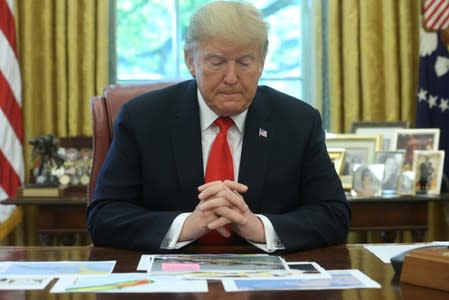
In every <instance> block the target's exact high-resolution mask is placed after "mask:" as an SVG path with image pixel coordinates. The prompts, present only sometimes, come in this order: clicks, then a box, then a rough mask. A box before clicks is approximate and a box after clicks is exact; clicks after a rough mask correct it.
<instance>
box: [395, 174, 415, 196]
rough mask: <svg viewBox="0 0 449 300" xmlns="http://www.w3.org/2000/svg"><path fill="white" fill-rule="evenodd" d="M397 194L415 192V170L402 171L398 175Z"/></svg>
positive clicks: (412, 193)
mask: <svg viewBox="0 0 449 300" xmlns="http://www.w3.org/2000/svg"><path fill="white" fill-rule="evenodd" d="M398 194H399V195H414V194H415V172H413V171H404V172H402V173H401V176H400V177H399V188H398Z"/></svg>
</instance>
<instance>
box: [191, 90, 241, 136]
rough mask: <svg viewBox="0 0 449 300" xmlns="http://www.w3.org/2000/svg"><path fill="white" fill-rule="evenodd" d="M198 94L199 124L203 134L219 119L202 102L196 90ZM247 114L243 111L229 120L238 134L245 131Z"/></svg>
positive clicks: (201, 97) (202, 99)
mask: <svg viewBox="0 0 449 300" xmlns="http://www.w3.org/2000/svg"><path fill="white" fill-rule="evenodd" d="M197 94H198V105H199V107H200V122H201V132H204V131H205V130H206V129H208V128H209V127H210V126H211V125H212V123H213V122H214V121H215V119H217V118H218V117H219V115H217V114H216V113H215V112H214V111H213V110H212V109H210V107H209V106H208V105H207V104H206V102H205V101H204V98H203V96H202V95H201V92H200V89H197ZM247 113H248V109H245V110H244V111H243V112H241V113H240V114H238V115H236V116H231V119H232V120H233V121H234V124H235V125H236V127H237V129H238V130H239V131H240V133H243V130H244V129H245V118H246V114H247Z"/></svg>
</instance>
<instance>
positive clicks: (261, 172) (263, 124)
mask: <svg viewBox="0 0 449 300" xmlns="http://www.w3.org/2000/svg"><path fill="white" fill-rule="evenodd" d="M270 111H271V109H270V107H269V100H268V99H265V98H264V97H263V96H262V95H261V94H260V92H258V93H257V94H256V97H255V99H254V101H253V103H252V104H251V106H250V108H249V109H248V114H247V117H246V122H245V134H244V136H243V145H242V156H241V160H240V171H239V182H241V183H244V184H246V185H248V192H247V193H246V194H245V196H244V198H245V200H246V202H247V204H248V205H249V206H250V207H251V208H252V209H253V210H256V211H257V207H258V203H259V200H260V198H261V193H262V186H263V183H264V178H265V173H266V168H267V160H268V154H269V149H270V145H271V140H272V139H273V136H274V134H275V132H274V129H273V125H272V120H271V114H270Z"/></svg>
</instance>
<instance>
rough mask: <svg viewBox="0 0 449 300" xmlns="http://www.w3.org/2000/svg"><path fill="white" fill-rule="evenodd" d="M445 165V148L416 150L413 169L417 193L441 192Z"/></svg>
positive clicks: (434, 193) (433, 193)
mask: <svg viewBox="0 0 449 300" xmlns="http://www.w3.org/2000/svg"><path fill="white" fill-rule="evenodd" d="M443 165H444V151H443V150H416V151H415V152H414V155H413V171H414V173H415V179H414V188H415V193H416V194H432V195H439V194H440V189H441V181H442V179H443Z"/></svg>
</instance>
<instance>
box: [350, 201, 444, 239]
mask: <svg viewBox="0 0 449 300" xmlns="http://www.w3.org/2000/svg"><path fill="white" fill-rule="evenodd" d="M448 200H449V194H441V195H413V196H411V195H409V196H390V197H348V201H349V202H350V203H351V207H352V224H351V231H355V232H372V231H380V232H381V234H382V237H383V239H384V241H385V242H392V241H394V240H395V238H396V232H398V231H405V230H410V231H411V233H412V236H413V239H414V240H415V241H417V242H421V241H423V240H424V235H425V233H426V231H427V229H428V204H429V202H430V201H448Z"/></svg>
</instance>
